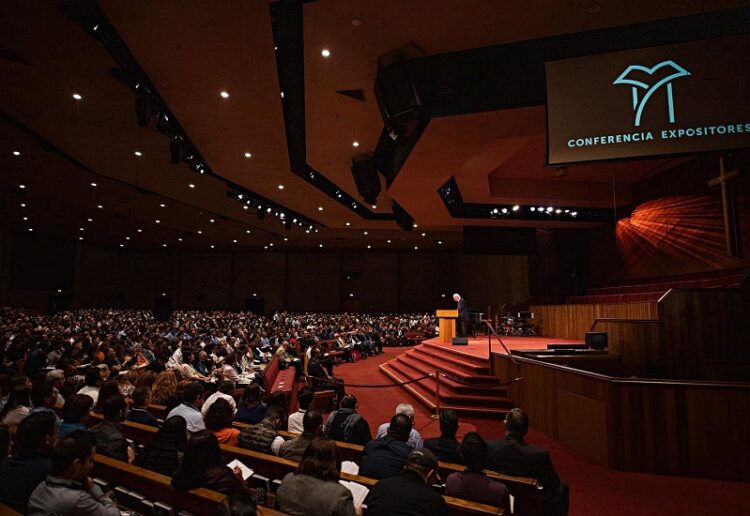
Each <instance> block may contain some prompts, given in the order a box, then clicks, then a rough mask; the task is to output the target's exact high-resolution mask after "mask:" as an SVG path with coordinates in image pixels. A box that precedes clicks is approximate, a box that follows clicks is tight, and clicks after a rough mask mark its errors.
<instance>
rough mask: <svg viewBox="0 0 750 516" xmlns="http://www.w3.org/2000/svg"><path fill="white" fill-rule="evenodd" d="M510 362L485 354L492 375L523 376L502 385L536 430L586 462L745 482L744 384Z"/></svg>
mask: <svg viewBox="0 0 750 516" xmlns="http://www.w3.org/2000/svg"><path fill="white" fill-rule="evenodd" d="M517 362H518V364H517V365H516V364H513V363H512V362H511V361H510V359H509V358H508V357H507V356H506V355H500V354H493V355H492V364H493V371H494V373H495V375H496V376H498V377H500V378H501V379H502V380H507V379H508V378H514V377H519V376H522V377H523V378H524V379H523V380H522V381H520V382H516V383H514V384H511V385H510V386H509V388H508V393H509V396H510V397H511V399H513V403H514V405H516V406H519V407H521V408H523V409H524V410H526V411H527V412H528V413H529V420H530V422H531V425H532V426H533V427H534V428H535V429H537V430H539V431H541V432H543V433H545V434H547V435H549V436H550V437H552V438H554V439H557V440H558V441H559V442H560V443H561V444H563V445H565V446H568V447H570V448H572V449H574V450H576V451H578V452H579V453H581V454H583V455H584V456H586V457H588V458H590V459H591V460H594V461H603V462H604V463H605V464H606V465H608V466H609V467H611V468H615V469H620V470H625V471H636V472H643V473H658V474H666V475H681V476H693V477H707V478H716V479H721V480H741V481H750V462H749V461H747V460H746V453H745V452H746V450H747V436H748V435H750V418H748V417H747V414H748V413H750V383H709V382H692V381H666V380H661V381H648V380H631V379H621V378H614V377H607V376H604V375H599V374H593V373H589V372H587V371H581V370H574V369H571V368H568V367H560V366H559V365H554V364H547V363H544V362H541V361H538V360H531V359H525V358H518V359H517ZM602 411H604V414H605V415H606V417H605V421H606V424H605V425H602V419H601V417H602ZM603 428H604V430H603ZM603 434H605V435H603Z"/></svg>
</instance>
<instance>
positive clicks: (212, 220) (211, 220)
mask: <svg viewBox="0 0 750 516" xmlns="http://www.w3.org/2000/svg"><path fill="white" fill-rule="evenodd" d="M208 221H209V222H210V223H211V224H213V223H214V222H216V220H215V219H208Z"/></svg>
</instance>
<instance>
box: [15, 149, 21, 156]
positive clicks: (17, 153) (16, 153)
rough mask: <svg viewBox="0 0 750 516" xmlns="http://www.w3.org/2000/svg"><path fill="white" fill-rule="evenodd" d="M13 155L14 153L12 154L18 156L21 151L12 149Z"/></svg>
mask: <svg viewBox="0 0 750 516" xmlns="http://www.w3.org/2000/svg"><path fill="white" fill-rule="evenodd" d="M13 155H14V156H20V155H21V153H20V152H18V151H17V150H14V151H13Z"/></svg>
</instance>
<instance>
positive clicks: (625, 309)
mask: <svg viewBox="0 0 750 516" xmlns="http://www.w3.org/2000/svg"><path fill="white" fill-rule="evenodd" d="M530 310H531V311H532V312H534V319H533V320H532V322H533V323H534V325H536V326H538V327H539V328H540V329H541V335H544V336H546V337H558V338H565V339H581V340H583V338H584V335H585V333H586V332H587V331H590V330H591V325H592V324H594V321H595V320H596V319H597V318H605V317H606V318H614V319H658V318H659V317H658V311H657V308H656V302H652V301H644V302H640V303H611V304H587V305H532V306H531V307H530Z"/></svg>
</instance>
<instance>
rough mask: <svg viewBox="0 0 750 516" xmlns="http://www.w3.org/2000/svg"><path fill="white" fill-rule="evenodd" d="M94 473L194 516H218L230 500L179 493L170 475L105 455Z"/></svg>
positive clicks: (210, 494)
mask: <svg viewBox="0 0 750 516" xmlns="http://www.w3.org/2000/svg"><path fill="white" fill-rule="evenodd" d="M92 473H93V475H94V476H96V477H101V478H103V479H104V480H106V481H107V482H110V483H112V484H114V485H117V486H123V487H126V488H127V489H129V490H133V491H137V492H138V493H140V494H142V495H144V496H146V497H147V498H149V499H150V500H151V501H154V502H156V501H158V502H163V503H166V504H167V505H171V506H172V507H174V508H175V509H176V510H184V511H188V512H191V513H193V514H216V506H217V505H219V504H220V503H221V502H222V501H223V500H224V498H226V496H225V495H223V494H221V493H217V492H216V491H211V490H209V489H203V488H200V489H193V490H192V491H186V492H185V491H177V490H176V489H175V488H173V487H172V484H171V478H169V477H168V476H166V475H161V474H159V473H155V472H153V471H150V470H148V469H144V468H139V467H138V466H131V465H130V464H127V463H125V462H121V461H119V460H115V459H111V458H109V457H105V456H103V455H96V457H95V459H94V469H93V470H92ZM131 508H132V509H135V510H137V509H138V508H136V507H131ZM258 514H263V515H268V516H276V515H281V514H283V513H280V512H278V511H275V510H273V509H269V508H267V507H262V506H258Z"/></svg>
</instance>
